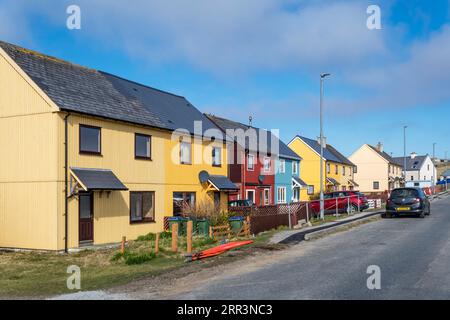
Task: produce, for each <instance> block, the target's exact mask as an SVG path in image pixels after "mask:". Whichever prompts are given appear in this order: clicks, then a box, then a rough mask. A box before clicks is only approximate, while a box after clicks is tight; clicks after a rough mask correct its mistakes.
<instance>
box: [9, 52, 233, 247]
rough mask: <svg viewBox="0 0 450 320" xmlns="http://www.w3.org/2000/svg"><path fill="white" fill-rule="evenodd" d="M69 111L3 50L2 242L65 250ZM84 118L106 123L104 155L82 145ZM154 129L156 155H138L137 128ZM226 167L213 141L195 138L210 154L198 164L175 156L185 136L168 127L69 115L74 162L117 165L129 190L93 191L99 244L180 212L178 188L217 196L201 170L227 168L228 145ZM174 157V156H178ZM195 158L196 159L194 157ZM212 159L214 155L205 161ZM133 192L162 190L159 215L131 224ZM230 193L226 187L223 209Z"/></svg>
mask: <svg viewBox="0 0 450 320" xmlns="http://www.w3.org/2000/svg"><path fill="white" fill-rule="evenodd" d="M66 115H67V114H66V113H64V112H55V105H54V104H53V102H52V101H51V100H50V99H49V98H48V97H46V96H45V95H44V94H43V92H42V91H41V90H40V89H39V88H38V87H37V86H36V85H35V84H34V83H33V82H32V81H31V80H30V79H29V78H28V77H27V76H26V74H24V73H23V71H22V70H20V68H19V67H18V66H17V65H15V64H14V62H13V61H12V60H11V59H9V57H7V56H5V54H4V52H2V51H1V52H0V148H1V150H2V154H1V159H0V164H1V165H0V247H10V248H29V249H46V250H62V249H64V246H65V242H64V236H65V196H64V192H65V190H64V188H65V183H64V174H65V170H64V161H65V153H64V152H65V145H64V137H65V123H64V118H65V116H66ZM80 124H84V125H91V126H97V127H101V155H84V154H80V152H79V126H80ZM136 133H141V134H146V135H150V136H151V137H152V138H151V155H152V159H151V160H140V159H135V150H134V148H135V134H136ZM213 144H214V145H215V146H218V147H220V148H221V150H222V154H221V155H222V163H223V164H222V166H220V167H214V166H212V165H211V163H210V162H211V161H210V159H209V157H212V147H211V142H202V141H197V140H195V139H192V151H193V157H194V150H197V151H200V153H202V154H204V155H205V157H204V159H203V161H201V163H199V164H196V163H195V162H194V161H193V164H191V165H184V164H180V163H179V159H178V158H177V157H175V158H174V159H172V154H177V152H179V140H177V139H172V133H171V132H169V131H164V130H159V129H153V128H149V127H144V126H137V125H133V124H128V123H123V122H117V121H112V120H107V119H101V118H94V117H90V116H84V115H79V114H70V115H69V117H68V166H69V167H81V168H98V169H110V170H112V171H113V172H114V174H115V175H116V176H117V177H118V178H119V179H120V180H121V181H122V182H123V183H124V184H125V185H126V187H127V188H128V189H129V191H112V192H98V191H95V192H94V208H93V212H94V228H93V229H94V237H93V238H94V240H93V243H94V244H106V243H115V242H120V241H121V239H122V237H123V236H125V237H126V238H127V239H129V240H133V239H136V238H137V237H138V236H139V235H144V234H146V233H148V232H160V231H162V230H163V220H164V216H171V215H172V213H173V193H174V192H195V193H196V199H197V202H201V201H213V199H214V196H213V193H212V192H208V190H207V187H208V186H207V185H205V184H203V185H202V184H200V182H199V178H198V174H199V172H200V171H202V170H205V171H208V172H209V173H210V174H217V175H225V176H226V175H227V165H226V162H225V160H226V159H227V154H226V145H225V144H223V143H221V142H215V143H213ZM173 160H174V161H173ZM193 160H194V159H193ZM204 160H209V161H204ZM130 191H153V192H154V193H155V222H150V223H137V224H134V223H130ZM227 204H228V196H227V194H226V193H224V192H221V209H222V210H226V209H227ZM78 209H79V208H78V197H77V196H73V197H71V198H70V199H69V210H68V212H69V215H68V247H69V248H76V247H79V245H80V244H79V239H78V234H79V230H78V227H79V210H78Z"/></svg>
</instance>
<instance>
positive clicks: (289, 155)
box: [206, 115, 302, 161]
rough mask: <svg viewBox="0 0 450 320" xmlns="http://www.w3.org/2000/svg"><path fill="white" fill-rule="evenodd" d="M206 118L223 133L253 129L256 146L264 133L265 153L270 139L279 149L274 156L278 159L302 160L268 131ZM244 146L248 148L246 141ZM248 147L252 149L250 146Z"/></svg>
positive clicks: (233, 122) (210, 116)
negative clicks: (256, 140)
mask: <svg viewBox="0 0 450 320" xmlns="http://www.w3.org/2000/svg"><path fill="white" fill-rule="evenodd" d="M206 116H207V117H208V118H209V119H210V120H211V121H212V122H214V123H215V125H216V126H218V127H219V128H221V129H222V131H223V132H226V130H227V129H233V130H236V129H242V130H244V131H246V130H248V129H250V128H252V129H254V130H255V131H256V134H257V138H258V146H259V145H260V143H259V138H260V137H261V136H262V135H261V133H265V134H266V137H267V141H266V143H265V145H266V148H267V150H266V151H268V152H269V151H271V150H270V149H271V145H272V139H273V140H274V141H278V147H279V150H278V152H275V153H276V154H275V155H277V156H279V157H280V158H285V159H291V160H298V161H301V160H302V158H301V157H300V156H299V155H298V154H296V153H295V152H294V151H292V150H291V148H289V147H288V146H287V145H286V144H285V143H284V142H283V141H281V140H280V139H279V138H278V137H276V136H275V135H274V134H272V133H271V132H270V131H268V130H264V129H260V128H256V127H253V126H252V127H250V126H248V125H245V124H243V123H240V122H236V121H232V120H229V119H225V118H221V117H217V116H214V115H206ZM245 144H246V145H245V148H249V141H248V140H246V143H245ZM250 147H252V146H250ZM258 148H259V147H257V148H250V149H253V150H251V151H255V152H256V151H259V150H256V149H258Z"/></svg>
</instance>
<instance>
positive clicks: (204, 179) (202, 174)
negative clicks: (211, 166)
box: [198, 170, 209, 183]
mask: <svg viewBox="0 0 450 320" xmlns="http://www.w3.org/2000/svg"><path fill="white" fill-rule="evenodd" d="M208 179H209V173H208V171H205V170H203V171H200V173H199V174H198V180H200V183H206V182H208Z"/></svg>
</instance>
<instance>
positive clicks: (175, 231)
mask: <svg viewBox="0 0 450 320" xmlns="http://www.w3.org/2000/svg"><path fill="white" fill-rule="evenodd" d="M172 251H173V252H177V251H178V223H174V224H173V225H172Z"/></svg>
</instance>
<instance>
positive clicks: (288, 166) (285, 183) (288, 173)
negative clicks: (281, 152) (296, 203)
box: [274, 159, 305, 203]
mask: <svg viewBox="0 0 450 320" xmlns="http://www.w3.org/2000/svg"><path fill="white" fill-rule="evenodd" d="M279 161H280V160H277V161H276V165H277V166H276V170H277V171H276V174H275V191H274V193H275V203H279V199H278V188H279V187H285V188H286V202H287V203H289V202H292V197H293V190H292V177H293V176H294V174H293V173H292V167H293V162H297V167H298V171H299V172H298V173H297V175H296V176H297V177H300V161H297V160H291V159H284V161H285V172H284V173H281V172H280V171H279V168H280V167H279ZM300 200H305V198H302V192H300Z"/></svg>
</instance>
